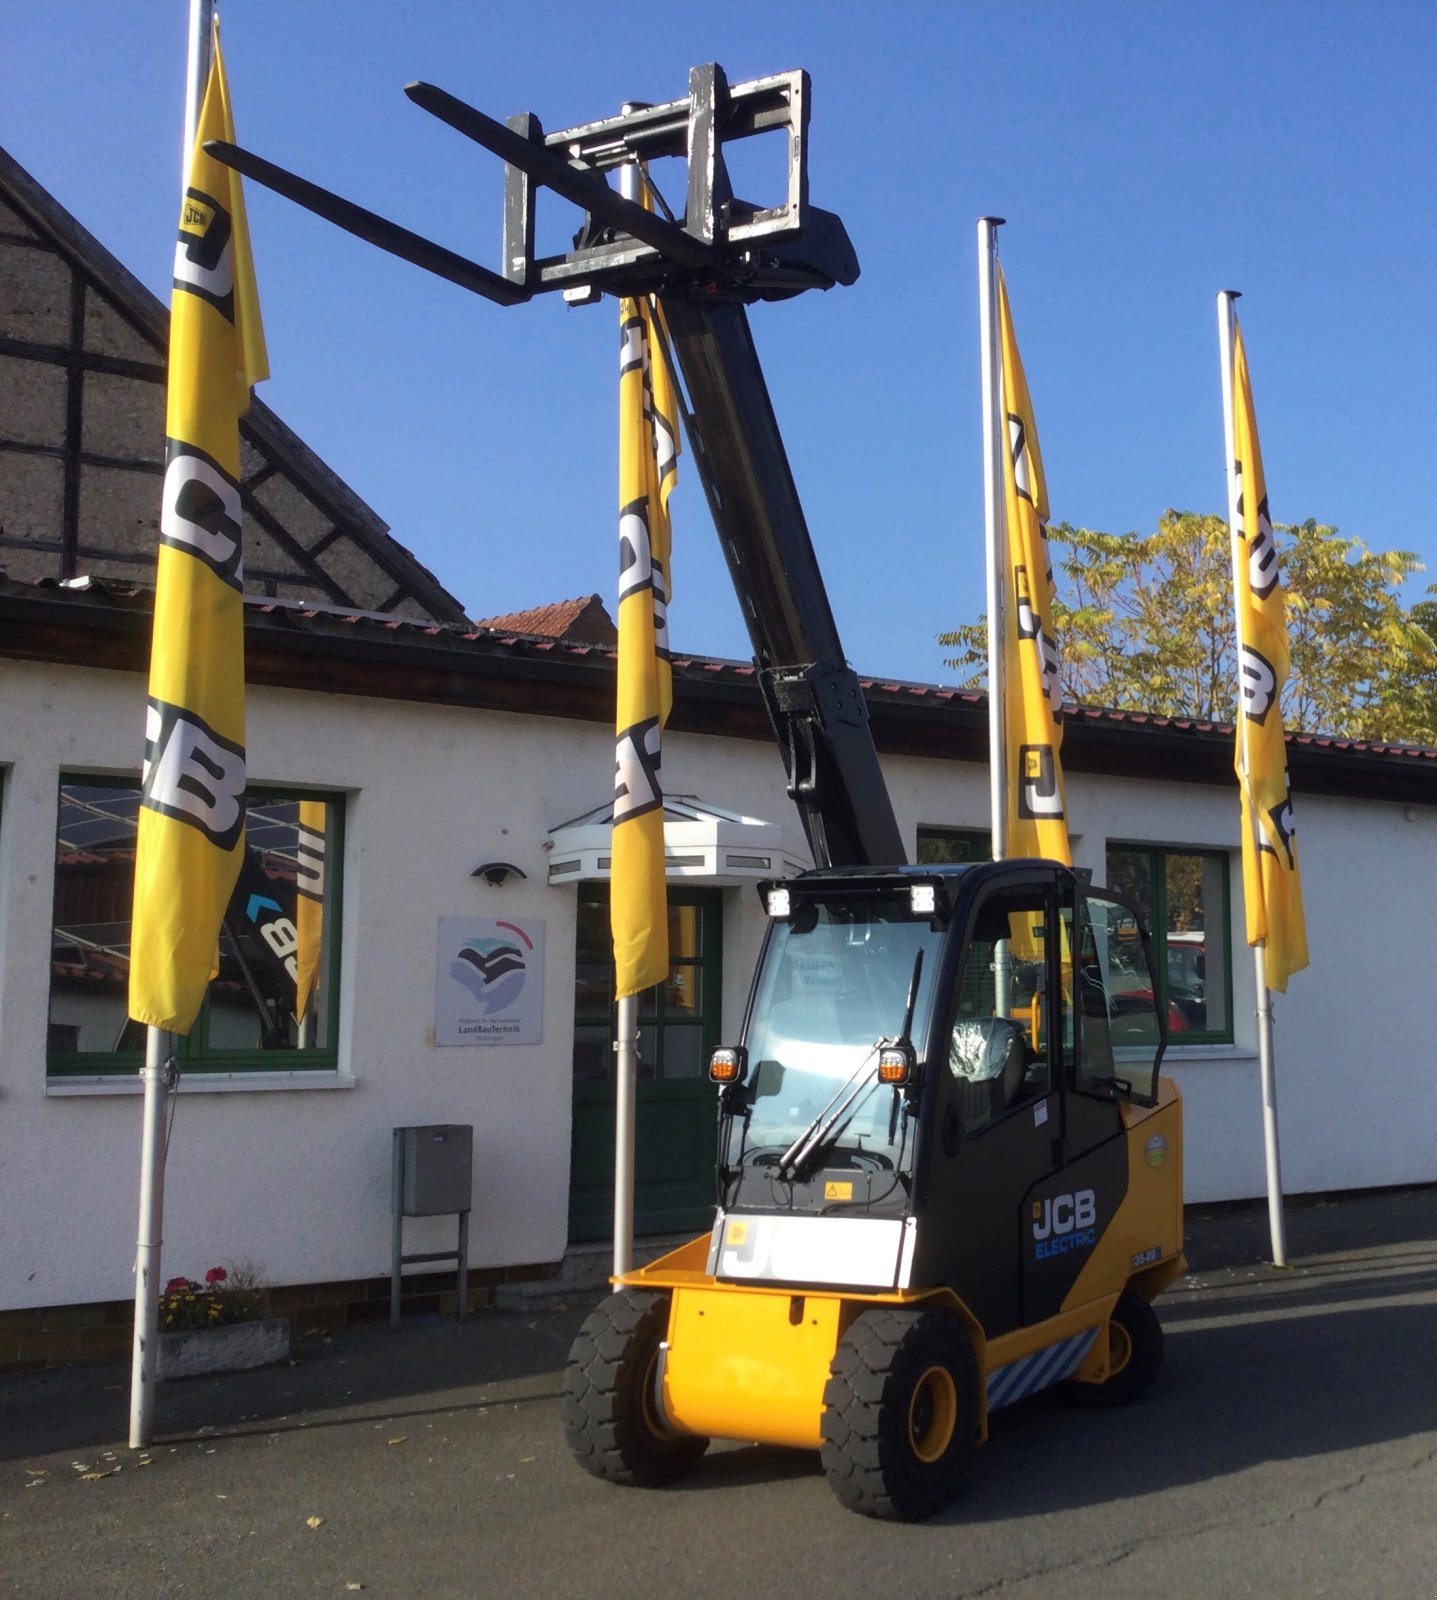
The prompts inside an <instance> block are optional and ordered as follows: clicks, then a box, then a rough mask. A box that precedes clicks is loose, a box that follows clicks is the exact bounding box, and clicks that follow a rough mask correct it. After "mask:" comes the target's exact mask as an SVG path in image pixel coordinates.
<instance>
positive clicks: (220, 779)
mask: <svg viewBox="0 0 1437 1600" xmlns="http://www.w3.org/2000/svg"><path fill="white" fill-rule="evenodd" d="M244 793H245V765H244V747H243V746H242V745H237V744H234V743H233V742H231V741H230V740H229V739H225V738H222V737H221V736H220V735H219V734H217V733H216V732H215V731H214V729H213V728H209V727H206V725H205V724H204V723H203V722H202V721H201V720H200V719H199V718H198V717H196V716H194V715H193V714H192V713H190V712H188V711H185V710H183V709H182V708H181V707H179V706H171V705H166V704H165V703H164V701H162V700H151V701H150V702H149V705H148V706H147V707H146V711H145V775H144V797H143V800H142V802H141V803H142V804H143V805H146V806H148V807H149V809H150V810H151V811H157V812H159V813H160V815H161V816H165V817H171V818H173V819H174V820H175V821H176V822H185V823H188V824H189V825H190V826H191V827H194V828H198V829H199V830H200V832H201V833H203V834H204V835H205V837H206V838H207V839H208V840H209V841H210V843H211V844H213V845H214V847H215V848H216V849H217V850H232V849H233V848H234V846H235V843H236V842H237V840H238V839H239V836H240V833H241V832H242V831H243V828H244Z"/></svg>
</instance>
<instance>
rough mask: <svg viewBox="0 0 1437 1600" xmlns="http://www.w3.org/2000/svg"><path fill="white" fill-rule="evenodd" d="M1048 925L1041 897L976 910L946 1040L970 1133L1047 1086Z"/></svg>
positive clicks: (1004, 900)
mask: <svg viewBox="0 0 1437 1600" xmlns="http://www.w3.org/2000/svg"><path fill="white" fill-rule="evenodd" d="M1048 928H1049V920H1048V912H1047V905H1046V901H1045V899H1044V897H1043V896H1041V895H1029V896H1026V897H1022V898H1015V897H1013V896H1002V897H995V898H994V899H992V900H990V901H988V902H987V903H986V904H985V905H984V906H983V907H982V908H981V909H980V910H979V912H978V916H977V921H976V923H975V926H974V930H973V935H972V937H971V939H970V941H969V944H968V950H967V955H966V960H965V965H964V970H963V972H962V974H961V976H960V980H959V985H958V999H957V1004H956V1007H955V1010H954V1016H953V1023H952V1027H951V1029H950V1032H949V1043H948V1068H949V1071H950V1072H951V1073H952V1075H953V1077H954V1078H955V1079H956V1080H957V1094H958V1104H959V1108H960V1111H961V1113H962V1118H963V1125H964V1128H965V1129H966V1130H967V1131H968V1132H969V1133H974V1132H977V1131H978V1130H979V1129H981V1128H984V1127H986V1126H987V1125H988V1124H989V1123H991V1122H993V1121H994V1120H995V1119H996V1118H997V1117H999V1116H1001V1115H1002V1114H1003V1113H1004V1112H1006V1111H1008V1110H1009V1109H1011V1108H1012V1107H1013V1106H1016V1105H1021V1104H1023V1103H1024V1102H1026V1101H1030V1100H1033V1099H1035V1098H1037V1097H1039V1096H1041V1095H1045V1094H1047V1093H1048V1090H1049V1088H1050V1086H1051V1079H1052V1072H1051V1064H1050V1060H1049V1051H1050V1041H1049V1032H1050V1027H1049V1018H1048V1017H1047V1015H1046V1013H1047V1010H1048V994H1049V992H1050V989H1049V984H1048V980H1047V962H1048V956H1047V940H1048ZM1061 1026H1062V1024H1061V1022H1060V1028H1061Z"/></svg>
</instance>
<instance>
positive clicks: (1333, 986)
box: [0, 662, 1437, 1308]
mask: <svg viewBox="0 0 1437 1600" xmlns="http://www.w3.org/2000/svg"><path fill="white" fill-rule="evenodd" d="M142 707H143V686H142V684H141V682H140V680H139V679H138V677H135V676H131V675H127V674H123V673H118V672H102V671H90V670H86V669H81V668H67V667H45V666H36V665H29V664H19V663H13V662H3V663H0V776H3V779H4V789H3V797H0V803H3V810H0V1191H3V1204H0V1308H6V1307H11V1308H13V1307H25V1306H40V1305H58V1304H66V1303H71V1302H80V1301H99V1300H118V1299H123V1298H125V1297H126V1296H128V1295H129V1294H131V1293H132V1279H131V1273H130V1263H131V1262H132V1260H133V1256H134V1247H135V1246H134V1241H135V1225H136V1205H137V1175H138V1167H139V1143H140V1098H139V1095H138V1093H137V1086H136V1085H132V1084H127V1085H125V1086H124V1087H123V1088H119V1087H117V1086H114V1085H110V1086H107V1087H106V1088H104V1089H103V1090H97V1089H95V1088H93V1087H87V1086H83V1085H75V1084H70V1083H65V1084H53V1085H51V1086H49V1088H48V1089H47V1086H46V1083H45V1075H44V1052H45V1029H46V1013H47V994H48V978H49V939H50V922H51V898H52V883H53V860H54V809H55V799H56V789H57V783H58V778H59V774H60V772H61V771H62V770H67V771H84V772H99V773H107V774H112V775H117V776H118V775H131V774H133V772H134V770H135V766H136V757H137V754H138V750H139V745H140V730H141V727H142V722H143V710H142ZM249 720H250V770H251V774H252V776H253V778H254V780H255V781H256V782H260V783H273V784H296V785H304V786H317V787H320V788H327V789H332V790H336V791H339V792H340V793H342V794H344V795H345V796H346V804H347V808H346V833H345V859H344V863H343V871H344V876H343V887H344V913H343V956H342V960H343V969H342V980H343V983H342V994H343V999H342V1021H341V1029H340V1062H341V1071H340V1073H339V1075H338V1077H337V1078H334V1077H331V1078H328V1079H324V1080H323V1082H324V1085H325V1086H324V1087H315V1086H313V1084H314V1082H315V1079H314V1078H313V1077H311V1078H310V1079H307V1080H304V1079H301V1080H295V1081H292V1082H291V1083H290V1084H288V1085H286V1084H285V1083H284V1082H283V1080H278V1079H276V1080H275V1081H274V1082H273V1083H271V1082H269V1081H266V1082H264V1083H256V1082H255V1081H254V1080H253V1079H247V1080H245V1082H244V1083H243V1084H242V1085H240V1086H229V1085H219V1084H211V1083H203V1082H199V1081H197V1080H196V1079H195V1078H193V1077H192V1078H191V1079H189V1080H187V1082H186V1086H185V1088H184V1089H183V1090H182V1093H181V1094H180V1096H179V1097H178V1103H177V1106H176V1112H175V1120H174V1132H173V1137H172V1141H171V1145H170V1155H169V1163H168V1177H167V1186H166V1207H165V1210H166V1226H165V1241H164V1268H165V1272H166V1274H167V1275H168V1274H169V1273H170V1272H187V1273H190V1274H198V1273H202V1272H203V1271H204V1270H205V1269H206V1268H207V1267H208V1266H210V1265H212V1264H214V1263H216V1262H218V1261H233V1260H242V1259H249V1260H252V1261H253V1262H255V1264H256V1265H257V1266H258V1267H259V1268H260V1269H261V1270H262V1271H263V1272H264V1273H265V1274H266V1276H267V1277H268V1278H269V1279H270V1281H271V1282H273V1283H275V1284H286V1283H305V1282H323V1281H332V1280H337V1279H342V1278H362V1277H372V1276H375V1275H379V1274H382V1273H384V1272H386V1271H387V1270H388V1261H389V1240H390V1216H389V1181H390V1180H389V1152H390V1132H391V1129H392V1128H394V1127H395V1126H397V1125H403V1124H412V1123H427V1122H470V1123H472V1124H473V1125H474V1130H475V1179H474V1209H473V1214H472V1219H471V1259H472V1262H473V1264H474V1265H475V1266H476V1267H500V1266H504V1265H512V1264H523V1263H538V1262H548V1261H553V1260H556V1259H557V1258H558V1257H559V1256H560V1255H561V1254H562V1252H563V1250H564V1247H565V1243H566V1226H567V1224H566V1214H567V1187H568V1165H569V1130H570V1044H571V1019H572V1010H571V1005H572V995H573V962H574V904H575V893H574V890H573V888H572V887H552V888H551V887H550V886H549V884H548V882H547V879H546V860H547V853H546V851H545V848H544V843H545V836H546V834H547V832H548V830H549V829H550V828H553V827H555V826H556V825H558V824H560V823H562V822H565V821H567V820H569V819H570V818H572V817H574V816H577V815H579V814H580V813H582V812H584V811H586V810H588V809H589V808H591V807H592V806H593V805H595V804H596V803H598V802H599V801H600V800H601V799H602V798H603V796H604V794H605V792H606V790H607V786H608V784H609V782H610V777H611V773H612V759H613V757H612V739H611V735H610V733H609V731H608V730H607V729H606V728H605V727H603V726H602V725H598V724H587V723H569V722H563V721H560V720H558V719H554V718H544V717H527V716H516V715H509V714H500V713H486V712H476V711H466V710H458V709H450V708H444V707H428V706H422V705H414V704H407V703H397V702H389V701H377V700H362V699H358V698H353V697H344V696H321V695H317V694H310V693H305V692H302V691H297V690H283V691H281V690H264V689H259V690H255V691H254V692H253V693H252V695H251V699H250V712H249ZM664 766H665V777H666V781H667V783H668V786H669V788H670V789H671V791H672V792H674V793H680V792H682V793H690V794H697V795H699V796H701V797H702V798H704V799H706V800H709V801H711V802H715V803H718V804H722V805H725V806H730V807H733V808H735V809H739V810H742V811H744V812H747V813H749V814H752V815H757V816H760V817H763V818H766V819H770V820H777V821H780V822H781V823H782V824H783V827H784V830H785V842H786V844H787V845H788V847H789V848H790V849H792V850H794V851H795V852H796V853H802V852H801V834H800V832H799V829H798V826H797V823H796V821H795V820H793V818H792V816H791V807H790V806H789V803H788V801H787V799H786V797H785V796H784V793H783V786H782V773H781V768H780V765H779V761H778V757H777V754H776V753H775V752H774V751H773V750H772V748H771V747H770V746H769V745H768V744H766V743H758V742H749V741H742V740H724V739H718V738H709V737H700V736H692V735H687V736H686V735H676V736H674V737H672V738H671V739H670V740H669V742H668V743H667V745H666V747H665V758H664ZM887 766H888V775H889V781H890V787H891V789H892V791H893V793H894V796H895V801H896V804H897V807H898V812H899V821H900V825H901V827H902V829H903V831H904V834H905V836H906V838H907V839H908V840H909V842H910V845H911V843H912V841H913V839H914V836H915V832H916V829H917V827H918V825H919V824H920V823H927V824H935V825H948V826H966V827H983V826H985V825H986V821H987V779H986V773H985V772H984V771H983V769H981V768H980V767H977V766H971V765H968V766H962V765H958V764H948V763H942V762H936V761H925V760H918V759H902V760H894V761H891V762H889V763H888V764H887ZM1069 794H1070V806H1071V812H1072V823H1073V832H1074V837H1075V855H1076V859H1077V862H1078V864H1079V865H1080V866H1089V867H1092V868H1093V870H1094V876H1095V878H1097V879H1098V880H1099V881H1101V879H1102V877H1103V861H1104V851H1105V849H1106V844H1107V841H1108V839H1110V838H1112V839H1122V840H1127V841H1142V842H1152V843H1168V844H1180V845H1203V846H1211V847H1215V848H1220V849H1221V848H1227V849H1231V847H1232V846H1233V845H1234V844H1235V840H1236V829H1237V809H1236V803H1235V795H1234V793H1233V792H1232V791H1230V790H1228V789H1226V788H1219V787H1211V788H1208V787H1182V786H1178V785H1176V784H1172V785H1165V784H1158V783H1153V782H1141V783H1140V782H1133V783H1120V782H1118V781H1116V780H1111V779H1092V778H1084V777H1082V776H1075V777H1073V778H1071V779H1070V783H1069ZM1298 817H1299V823H1300V827H1301V830H1302V831H1301V838H1302V849H1303V862H1304V887H1305V891H1306V897H1307V907H1308V922H1309V929H1310V938H1311V945H1312V953H1313V966H1312V968H1311V970H1309V971H1308V972H1306V973H1302V974H1299V975H1298V976H1297V977H1295V978H1294V979H1293V982H1292V987H1291V992H1290V995H1289V996H1288V997H1286V998H1282V997H1279V998H1278V1001H1277V1007H1278V1010H1277V1017H1278V1029H1277V1052H1278V1077H1279V1085H1280V1110H1281V1120H1282V1147H1283V1159H1284V1176H1285V1179H1286V1186H1287V1189H1288V1192H1290V1193H1295V1192H1299V1191H1313V1190H1329V1189H1342V1188H1355V1187H1362V1186H1369V1185H1382V1184H1394V1183H1406V1182H1422V1181H1433V1180H1434V1179H1437V1151H1434V1148H1433V1145H1432V1141H1431V1138H1430V1125H1431V1120H1432V1119H1431V1105H1432V1100H1433V1089H1432V1078H1431V1060H1430V1058H1431V1046H1430V1043H1429V1040H1428V1033H1429V1029H1428V1025H1427V1015H1428V1005H1429V1004H1430V1000H1429V997H1430V996H1431V995H1432V994H1433V993H1434V992H1437V954H1434V951H1433V949H1432V946H1431V942H1430V941H1428V940H1426V939H1425V938H1424V937H1423V936H1422V935H1421V930H1422V929H1423V928H1424V926H1425V922H1426V919H1425V917H1424V915H1423V912H1424V911H1425V906H1424V905H1423V904H1422V903H1421V902H1422V898H1423V897H1424V887H1423V886H1424V885H1425V884H1428V883H1430V882H1432V881H1433V877H1434V868H1437V815H1431V814H1429V813H1428V812H1426V811H1425V810H1423V811H1421V812H1420V813H1417V812H1413V813H1410V814H1409V812H1408V811H1406V810H1405V809H1404V808H1403V807H1401V806H1397V805H1387V804H1378V803H1373V804H1359V803H1356V802H1348V801H1333V800H1318V799H1311V798H1306V799H1305V798H1303V797H1302V796H1299V797H1298ZM495 858H498V859H502V860H506V861H512V862H514V863H516V864H517V865H519V866H520V867H522V868H523V870H524V871H525V873H526V874H527V875H528V876H527V877H526V878H525V879H524V880H522V881H516V880H511V881H510V882H508V883H507V884H505V885H504V886H503V887H501V888H494V887H492V886H490V885H488V884H486V883H484V882H483V881H482V880H480V879H476V878H473V877H471V876H470V874H471V872H472V871H473V868H474V867H475V866H476V865H477V864H478V863H479V862H481V861H485V860H491V859H495ZM1232 882H1233V896H1232V915H1233V927H1232V929H1231V940H1232V949H1233V962H1232V965H1233V980H1234V1007H1233V1009H1234V1018H1235V1025H1236V1033H1237V1042H1236V1044H1235V1045H1234V1046H1232V1047H1225V1048H1206V1049H1201V1050H1196V1051H1192V1050H1189V1051H1183V1050H1181V1049H1174V1050H1173V1051H1171V1052H1170V1055H1169V1068H1170V1070H1171V1072H1172V1074H1173V1076H1175V1077H1176V1078H1177V1080H1178V1081H1179V1083H1180V1085H1181V1086H1182V1089H1183V1092H1184V1095H1185V1098H1186V1113H1187V1147H1186V1176H1187V1193H1188V1198H1189V1199H1190V1200H1219V1199H1230V1198H1238V1197H1245V1196H1253V1195H1258V1194H1261V1193H1262V1192H1263V1188H1264V1175H1263V1155H1262V1119H1261V1099H1260V1094H1259V1087H1258V1068H1257V1057H1256V1048H1255V1037H1256V1036H1255V1027H1254V1020H1253V1010H1254V1000H1253V997H1254V990H1253V980H1252V965H1251V959H1250V956H1249V954H1248V951H1247V948H1246V945H1245V942H1244V940H1243V935H1242V931H1241V896H1240V879H1239V872H1238V867H1237V859H1236V854H1235V853H1234V854H1233V856H1232ZM498 915H502V916H506V917H507V916H518V917H532V918H541V919H543V921H544V923H545V927H546V970H545V974H544V983H545V993H544V1014H543V1041H542V1043H540V1044H538V1045H533V1046H507V1047H471V1048H440V1047H438V1046H436V1044H435V1042H434V985H435V958H436V957H435V949H436V934H437V924H438V920H439V918H441V917H445V916H474V917H485V916H498ZM725 915H726V922H727V927H726V935H725V952H724V954H725V984H724V989H725V996H724V1024H723V1025H724V1033H725V1036H727V1037H733V1036H735V1035H736V1034H737V1030H738V1027H739V1024H740V1021H741V1016H742V1006H743V1000H744V993H745V989H746V984H747V977H748V972H749V970H750V969H751V966H752V961H753V957H754V954H755V953H756V949H757V944H758V939H759V937H760V935H761V932H762V921H763V919H762V913H761V910H760V908H759V905H758V901H757V897H756V896H755V895H754V892H753V890H752V889H751V888H742V889H735V890H731V891H728V892H727V893H726V895H725ZM452 1237H453V1233H452V1222H451V1221H450V1219H447V1218H445V1219H431V1220H429V1221H426V1222H422V1223H421V1222H418V1221H411V1222H410V1223H409V1224H408V1231H407V1234H406V1246H407V1248H408V1249H410V1250H424V1249H443V1248H446V1247H447V1246H449V1244H450V1242H451V1240H452Z"/></svg>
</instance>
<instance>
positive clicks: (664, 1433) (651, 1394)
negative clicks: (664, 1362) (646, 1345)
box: [640, 1345, 673, 1439]
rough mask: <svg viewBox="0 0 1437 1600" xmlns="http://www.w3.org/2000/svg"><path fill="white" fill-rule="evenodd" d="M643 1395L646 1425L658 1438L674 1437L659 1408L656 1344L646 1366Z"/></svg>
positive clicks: (657, 1351) (657, 1348) (657, 1352)
mask: <svg viewBox="0 0 1437 1600" xmlns="http://www.w3.org/2000/svg"><path fill="white" fill-rule="evenodd" d="M640 1392H641V1394H642V1396H643V1409H644V1426H645V1427H646V1428H647V1429H648V1430H649V1432H650V1433H651V1434H652V1435H653V1436H654V1438H656V1439H672V1438H673V1434H672V1433H670V1431H669V1428H668V1425H667V1424H666V1423H665V1421H664V1419H663V1414H662V1413H661V1412H660V1410H659V1347H658V1345H655V1346H654V1353H653V1355H651V1356H650V1357H649V1364H648V1366H646V1367H645V1368H644V1384H643V1388H642V1390H641V1391H640Z"/></svg>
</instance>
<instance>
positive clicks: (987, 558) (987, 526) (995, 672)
mask: <svg viewBox="0 0 1437 1600" xmlns="http://www.w3.org/2000/svg"><path fill="white" fill-rule="evenodd" d="M1003 221H1004V219H1003V218H1002V217H982V218H980V219H979V222H978V329H979V336H980V342H981V345H982V352H981V366H982V378H983V533H984V538H983V555H984V574H985V578H986V584H987V606H988V795H989V811H990V816H991V823H990V825H991V829H992V841H993V842H992V856H993V859H994V860H995V861H1001V860H1003V858H1004V857H1005V856H1006V855H1007V854H1008V793H1007V772H1008V764H1007V759H1006V756H1005V753H1004V748H1003V705H1004V691H1005V688H1006V683H1005V675H1004V667H1003V622H1004V607H1003V567H1004V562H1003V548H1004V539H1003V499H1002V496H1003V458H1002V455H1001V451H1002V449H1003V391H1002V381H1003V377H1002V368H1001V366H1000V362H999V353H998V229H999V228H1001V227H1002V226H1003Z"/></svg>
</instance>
